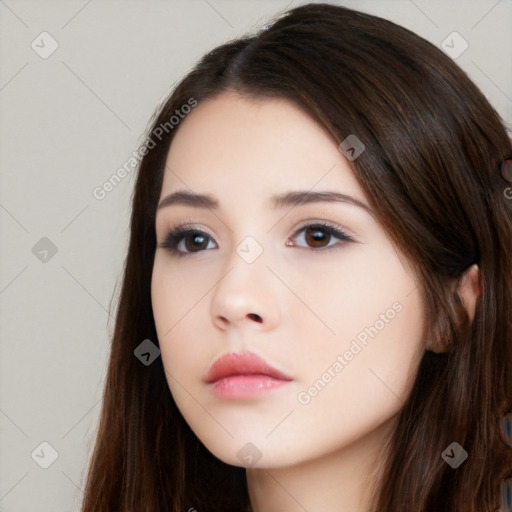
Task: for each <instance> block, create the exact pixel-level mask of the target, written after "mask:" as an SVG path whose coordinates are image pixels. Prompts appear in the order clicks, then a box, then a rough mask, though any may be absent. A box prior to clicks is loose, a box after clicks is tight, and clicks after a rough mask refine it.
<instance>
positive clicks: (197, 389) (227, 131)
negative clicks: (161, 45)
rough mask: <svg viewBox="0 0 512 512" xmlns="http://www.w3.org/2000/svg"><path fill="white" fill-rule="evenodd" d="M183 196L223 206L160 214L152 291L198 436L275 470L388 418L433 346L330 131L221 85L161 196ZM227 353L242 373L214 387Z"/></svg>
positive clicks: (188, 128) (410, 289)
mask: <svg viewBox="0 0 512 512" xmlns="http://www.w3.org/2000/svg"><path fill="white" fill-rule="evenodd" d="M178 191H180V192H186V193H187V194H205V195H207V196H209V199H212V200H213V201H211V202H208V203H207V202H206V201H205V200H204V199H203V201H202V202H199V203H197V201H196V202H194V201H192V200H191V199H190V198H189V199H188V200H184V199H183V197H184V196H183V195H182V196H180V197H181V200H179V197H178V199H175V200H174V201H167V203H168V204H167V206H164V205H163V204H162V206H161V207H159V208H158V211H157V215H156V225H155V229H156V236H157V250H156V254H155V260H154V268H153V274H152V283H151V298H152V305H153V312H154V318H155V323H156V328H157V334H158V340H159V343H160V350H161V357H162V361H163V365H164V368H165V372H166V377H167V382H168V384H169V388H170V390H171V393H172V396H173V398H174V400H175V402H176V404H177V406H178V408H179V410H180V411H181V413H182V415H183V417H184V418H185V420H186V421H187V423H188V424H189V425H190V427H191V429H192V430H193V431H194V432H195V434H196V435H197V437H198V438H199V439H200V440H201V441H202V443H203V444H204V445H205V446H206V447H207V448H208V449H209V450H210V451H211V452H212V453H213V454H214V455H215V456H216V457H218V458H219V459H221V460H223V461H224V462H226V463H228V464H232V465H236V466H253V467H262V468H263V467H267V468H271V467H278V466H284V465H290V464H296V463H300V462H301V461H306V460H308V459H313V458H316V457H319V456H322V455H327V454H329V453H331V452H334V451H336V450H341V449H343V448H344V447H348V445H350V444H352V443H355V442H357V441H358V440H361V439H363V438H364V437H365V436H368V435H370V434H371V433H372V432H374V431H376V430H377V429H379V428H382V427H383V426H385V425H389V424H391V423H392V422H393V419H394V418H395V417H396V414H397V412H398V411H399V410H400V408H401V406H402V404H403V401H404V400H405V398H406V397H407V395H408V394H409V392H410V389H411V387H412V383H413V379H414V376H415V374H416V371H417V367H418V364H419V361H420V359H421V356H422V354H423V351H424V347H423V345H422V331H423V316H422V311H423V309H422V305H421V302H420V297H419V293H418V289H417V288H416V285H417V283H416V282H415V277H414V275H413V273H412V270H411V269H410V267H409V266H408V265H407V262H406V261H405V260H404V257H403V256H402V255H401V253H399V252H398V251H397V249H396V248H395V247H394V246H393V245H392V243H391V241H390V239H389V238H388V236H387V234H386V233H385V232H384V230H383V228H382V227H381V226H380V225H379V224H378V223H377V222H376V220H375V219H374V217H373V215H372V211H371V210H370V209H369V207H368V201H367V198H366V197H365V194H364V193H363V190H362V188H361V187H360V186H359V184H358V182H357V181H356V179H355V176H354V173H353V171H352V169H351V167H350V164H349V161H348V160H347V159H346V158H345V156H344V154H343V153H342V152H341V151H340V149H339V148H338V146H337V144H336V142H335V141H334V140H333V139H332V138H330V136H329V135H328V134H327V132H325V131H324V130H323V128H322V127H321V126H320V125H318V124H317V123H316V122H315V121H314V120H313V119H311V118H310V117H309V116H308V115H307V114H305V113H304V112H303V111H302V110H300V109H299V108H298V107H296V106H295V105H294V104H293V103H291V102H288V101H287V100H281V99H272V100H268V99H266V100H258V101H256V100H249V99H245V98H242V97H240V96H238V95H235V94H234V93H223V94H222V95H221V96H218V97H217V98H214V99H211V100H207V101H205V102H203V103H201V104H200V105H198V106H197V107H196V108H195V109H194V110H193V111H192V112H191V113H190V114H189V115H188V116H187V117H186V118H185V119H184V120H182V121H181V124H180V125H179V129H178V131H177V132H176V134H175V137H174V140H173V142H172V144H171V147H170V150H169V153H168V156H167V162H166V169H165V175H164V179H163V185H162V191H161V195H160V202H162V201H163V200H164V198H166V197H167V196H169V195H170V194H173V193H175V192H178ZM291 192H292V193H302V192H308V193H309V194H308V195H307V196H305V197H303V200H302V202H300V203H298V202H296V201H293V197H294V196H290V195H289V194H290V193H291ZM317 193H323V194H324V195H315V194H317ZM276 196H283V197H281V200H277V199H276ZM295 197H298V196H297V195H295ZM335 198H337V199H335ZM183 226H185V228H186V229H187V230H189V231H188V233H179V232H176V230H177V229H178V228H180V227H183ZM169 233H171V234H172V233H174V237H173V236H171V237H169ZM166 242H167V243H166ZM247 353H252V354H254V355H256V356H259V357H260V358H262V359H263V360H264V361H265V362H266V363H267V365H269V366H271V367H272V368H273V369H274V370H276V371H279V372H280V374H279V375H280V378H279V379H278V378H276V375H278V374H276V373H275V372H274V373H273V377H274V378H272V375H269V374H272V372H271V371H270V370H268V368H267V369H266V370H265V371H264V370H262V369H261V368H258V369H255V368H254V367H252V366H250V362H251V361H254V357H253V358H252V359H251V360H250V362H249V363H247V362H244V361H243V360H242V359H240V358H237V357H236V355H240V354H247ZM225 354H232V355H233V354H234V355H235V356H233V357H232V358H231V361H228V362H227V363H226V366H224V375H229V374H231V375H232V376H231V378H228V377H225V378H219V380H217V381H216V383H209V382H206V381H205V379H206V376H207V375H208V371H209V369H210V366H211V365H212V363H213V362H215V361H216V360H217V359H218V358H219V357H221V356H223V355H225ZM228 359H229V357H228ZM233 361H234V362H235V363H233ZM237 364H238V366H237ZM244 365H245V366H244ZM244 370H245V371H244ZM244 373H245V374H247V373H253V375H252V377H250V376H248V375H245V376H243V374H244ZM257 373H260V375H259V376H258V375H255V374H257ZM217 377H218V376H217ZM284 377H286V379H284Z"/></svg>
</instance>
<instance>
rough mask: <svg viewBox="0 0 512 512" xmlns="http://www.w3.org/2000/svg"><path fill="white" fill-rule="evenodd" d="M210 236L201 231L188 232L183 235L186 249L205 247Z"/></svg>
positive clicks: (192, 250)
mask: <svg viewBox="0 0 512 512" xmlns="http://www.w3.org/2000/svg"><path fill="white" fill-rule="evenodd" d="M208 238H209V237H207V236H205V235H203V234H201V233H187V234H186V235H185V236H184V237H183V240H184V241H185V249H186V250H187V251H189V252H195V251H196V250H198V251H200V250H202V249H205V248H206V246H207V245H208Z"/></svg>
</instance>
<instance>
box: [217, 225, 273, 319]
mask: <svg viewBox="0 0 512 512" xmlns="http://www.w3.org/2000/svg"><path fill="white" fill-rule="evenodd" d="M260 236H261V235H260ZM267 256H268V253H267V250H266V249H265V248H264V246H263V242H260V241H259V240H257V239H256V236H254V235H246V236H244V237H243V238H242V240H241V241H240V242H238V243H237V244H236V245H234V246H233V248H232V250H231V254H229V256H228V257H227V259H226V267H225V268H226V271H225V272H224V273H223V277H222V278H221V279H220V280H219V281H218V282H217V284H216V286H215V289H214V292H213V298H212V304H211V308H212V317H213V320H214V322H215V323H216V324H217V325H222V326H223V327H226V326H227V325H228V324H237V323H239V322H243V321H250V320H253V321H256V322H258V323H260V324H263V325H264V326H265V327H267V328H269V327H271V326H272V325H275V323H276V321H277V318H278V316H279V311H278V304H277V297H276V290H275V286H274V285H275V283H273V275H272V273H271V272H269V270H268V268H267V262H268V257H267Z"/></svg>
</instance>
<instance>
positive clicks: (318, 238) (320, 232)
mask: <svg viewBox="0 0 512 512" xmlns="http://www.w3.org/2000/svg"><path fill="white" fill-rule="evenodd" d="M324 231H325V230H324V229H321V228H320V229H319V228H316V227H312V226H310V227H308V228H306V230H305V239H306V242H307V243H308V245H310V246H311V247H324V246H325V244H327V243H329V239H330V237H331V234H330V233H325V232H324Z"/></svg>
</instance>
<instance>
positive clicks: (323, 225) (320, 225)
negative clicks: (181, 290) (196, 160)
mask: <svg viewBox="0 0 512 512" xmlns="http://www.w3.org/2000/svg"><path fill="white" fill-rule="evenodd" d="M307 228H316V229H319V230H320V231H322V230H323V231H325V232H326V234H328V235H331V236H333V237H334V238H337V239H338V240H340V241H341V242H340V243H337V244H334V245H331V246H329V247H323V248H320V249H315V248H313V247H310V248H307V247H301V246H299V247H298V248H299V249H306V250H312V251H313V252H324V251H332V250H338V249H340V247H341V246H343V245H345V244H344V242H353V241H354V239H353V238H351V237H350V236H349V235H347V234H346V233H345V232H344V231H343V230H342V229H341V228H340V227H339V226H335V225H332V224H329V223H327V222H312V223H309V224H305V225H303V226H301V227H300V228H298V229H297V230H296V231H295V233H294V234H293V237H292V238H295V237H296V236H297V235H298V234H299V233H301V232H302V231H304V230H305V229H307ZM189 234H196V235H200V236H203V237H205V238H207V239H210V240H214V239H213V237H212V236H211V235H209V234H208V233H206V232H205V231H203V230H201V229H197V228H194V227H192V226H191V225H190V224H183V225H181V226H179V227H177V228H175V229H174V228H171V229H170V230H169V232H168V234H167V238H166V239H165V240H164V242H162V243H161V244H160V247H162V248H165V249H168V250H169V251H171V253H172V254H174V255H175V256H178V257H187V256H191V255H193V254H197V253H200V252H204V251H205V250H211V249H201V250H199V251H192V252H186V251H185V252H184V251H180V250H178V248H177V247H178V245H179V243H180V242H181V241H182V240H183V239H184V237H185V236H186V235H189ZM329 241H330V240H329Z"/></svg>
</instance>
